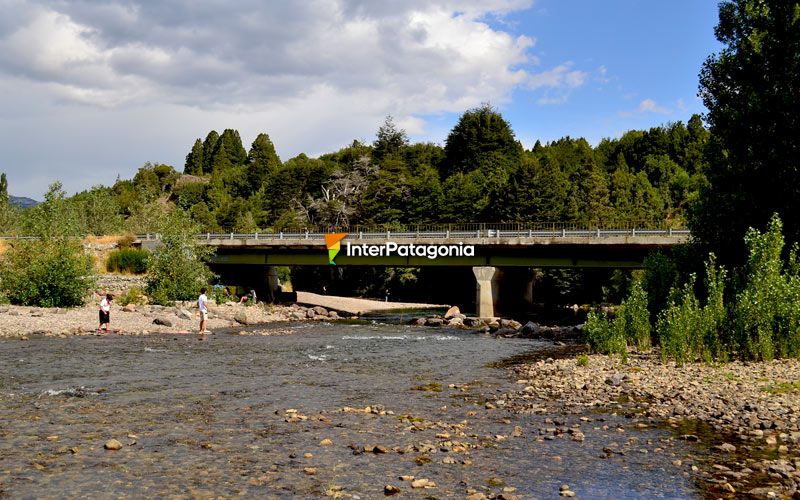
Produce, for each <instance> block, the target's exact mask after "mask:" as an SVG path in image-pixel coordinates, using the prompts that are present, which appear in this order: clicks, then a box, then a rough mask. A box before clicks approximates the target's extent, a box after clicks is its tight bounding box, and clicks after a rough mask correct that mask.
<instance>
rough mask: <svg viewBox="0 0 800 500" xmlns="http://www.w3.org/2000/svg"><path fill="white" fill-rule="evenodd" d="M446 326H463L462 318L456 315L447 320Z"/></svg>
mask: <svg viewBox="0 0 800 500" xmlns="http://www.w3.org/2000/svg"><path fill="white" fill-rule="evenodd" d="M447 325H448V326H464V320H463V319H461V318H459V317H458V316H454V317H452V318H450V319H449V320H447Z"/></svg>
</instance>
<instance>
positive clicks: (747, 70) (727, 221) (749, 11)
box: [691, 0, 800, 262]
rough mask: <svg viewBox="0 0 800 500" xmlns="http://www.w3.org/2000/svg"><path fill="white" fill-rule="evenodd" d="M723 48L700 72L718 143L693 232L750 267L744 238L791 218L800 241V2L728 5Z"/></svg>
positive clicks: (747, 0) (723, 6)
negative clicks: (776, 220) (751, 231)
mask: <svg viewBox="0 0 800 500" xmlns="http://www.w3.org/2000/svg"><path fill="white" fill-rule="evenodd" d="M714 33H715V35H716V37H717V40H719V41H720V42H721V43H722V44H723V45H724V47H723V49H722V50H721V51H720V53H719V54H715V55H712V56H711V57H709V58H708V59H707V60H706V62H705V64H704V65H703V68H702V70H701V72H700V92H699V95H700V97H701V98H702V99H703V103H704V104H705V105H706V107H707V108H708V114H707V115H706V120H707V122H708V124H709V125H710V131H711V140H710V144H709V146H710V147H709V150H708V160H709V163H710V164H709V168H708V172H707V176H708V181H709V185H708V186H707V187H706V188H704V189H703V190H702V191H701V196H700V200H699V203H698V204H697V205H696V207H695V210H694V211H693V214H692V218H691V227H692V233H693V234H694V235H695V236H698V237H699V238H700V239H701V241H703V242H705V243H707V244H708V245H709V246H710V247H711V249H713V250H714V251H715V252H717V255H718V256H719V257H720V258H721V260H722V261H729V262H736V261H742V260H743V259H744V256H745V249H744V247H743V244H742V241H741V235H742V234H744V233H745V231H746V230H747V228H748V227H755V228H761V229H765V228H766V225H767V223H768V221H769V219H770V216H771V214H773V213H778V214H780V216H781V218H782V219H783V221H784V223H785V226H784V232H785V234H786V236H787V239H788V240H790V241H798V240H800V218H798V217H797V214H798V213H800V119H798V117H800V2H798V1H796V0H794V1H791V0H726V1H724V2H722V3H720V5H719V24H718V25H717V27H716V29H715V31H714Z"/></svg>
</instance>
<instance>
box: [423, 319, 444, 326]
mask: <svg viewBox="0 0 800 500" xmlns="http://www.w3.org/2000/svg"><path fill="white" fill-rule="evenodd" d="M443 324H444V320H443V319H442V318H428V319H427V320H425V326H442V325H443Z"/></svg>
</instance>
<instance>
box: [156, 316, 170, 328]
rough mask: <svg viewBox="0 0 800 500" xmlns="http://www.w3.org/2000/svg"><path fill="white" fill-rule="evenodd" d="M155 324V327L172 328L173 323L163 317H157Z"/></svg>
mask: <svg viewBox="0 0 800 500" xmlns="http://www.w3.org/2000/svg"><path fill="white" fill-rule="evenodd" d="M153 324H155V325H162V326H172V321H170V320H168V319H167V318H164V317H162V316H159V317H157V318H156V319H154V320H153Z"/></svg>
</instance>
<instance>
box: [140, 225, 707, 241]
mask: <svg viewBox="0 0 800 500" xmlns="http://www.w3.org/2000/svg"><path fill="white" fill-rule="evenodd" d="M337 232H343V233H348V238H349V239H354V240H409V239H414V240H425V239H431V240H432V239H451V240H452V239H461V240H463V239H489V238H531V239H535V238H609V237H637V236H638V237H652V236H660V237H681V238H684V237H686V236H690V234H691V233H690V231H689V230H688V229H644V228H642V229H637V228H630V229H600V228H595V229H588V228H583V229H566V228H561V229H547V230H542V229H535V230H534V229H503V228H486V227H484V228H477V229H475V230H463V229H460V230H452V231H451V230H449V229H446V230H439V231H392V230H386V231H380V232H378V231H374V230H373V231H354V232H349V231H347V230H337ZM326 234H328V233H324V232H311V231H300V232H297V231H291V232H283V231H279V232H277V233H204V234H200V235H198V236H197V238H198V239H199V240H206V241H210V240H253V241H281V240H324V239H325V235H326ZM136 237H137V238H138V239H140V240H144V241H153V240H158V239H159V235H157V234H139V235H136Z"/></svg>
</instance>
